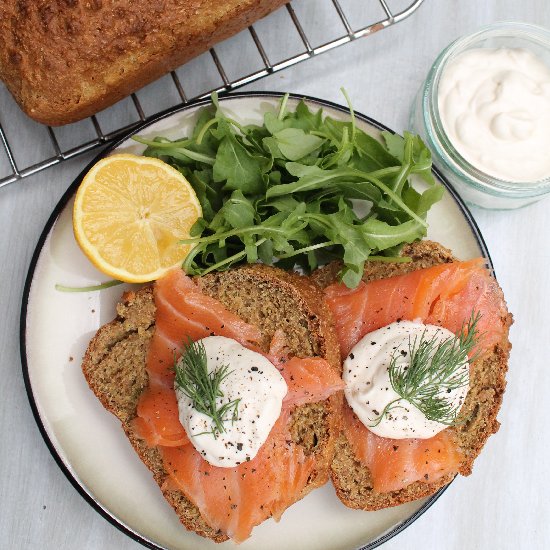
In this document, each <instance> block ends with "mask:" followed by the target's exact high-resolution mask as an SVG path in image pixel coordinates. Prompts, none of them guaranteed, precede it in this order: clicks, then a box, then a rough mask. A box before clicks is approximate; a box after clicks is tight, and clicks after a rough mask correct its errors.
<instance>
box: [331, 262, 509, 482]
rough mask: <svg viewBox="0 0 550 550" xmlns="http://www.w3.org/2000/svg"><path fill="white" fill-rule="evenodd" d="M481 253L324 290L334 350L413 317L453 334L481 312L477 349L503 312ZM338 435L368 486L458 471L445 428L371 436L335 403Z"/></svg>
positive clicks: (502, 326)
mask: <svg viewBox="0 0 550 550" xmlns="http://www.w3.org/2000/svg"><path fill="white" fill-rule="evenodd" d="M484 265H485V261H484V260H483V259H482V258H477V259H474V260H469V261H466V262H453V263H446V264H441V265H437V266H434V267H430V268H426V269H421V270H417V271H413V272H411V273H407V274H404V275H399V276H395V277H389V278H386V279H380V280H376V281H372V282H369V283H364V282H361V284H360V285H359V286H358V287H357V288H356V289H353V290H350V289H348V288H347V287H346V286H345V285H343V284H341V283H335V284H332V285H330V286H329V287H327V288H326V289H325V295H326V301H327V304H328V305H329V307H330V309H331V311H332V314H333V318H334V320H335V324H336V330H337V335H338V339H339V342H340V347H341V350H342V356H343V357H347V355H348V354H349V352H350V351H351V349H352V348H353V346H354V345H355V344H356V343H357V342H358V341H359V340H360V339H361V338H362V337H363V336H364V335H365V334H367V333H369V332H371V331H373V330H376V329H379V328H382V327H384V326H386V325H389V324H390V323H393V322H395V321H397V320H400V319H402V320H408V321H414V320H419V321H421V322H425V323H427V324H434V325H438V326H442V327H445V328H447V329H448V330H450V331H451V332H454V333H455V334H456V333H458V332H459V331H460V330H461V328H462V327H463V326H464V325H465V324H466V323H467V322H468V321H469V320H470V318H471V316H472V314H477V313H479V314H481V318H480V319H479V322H478V325H477V329H478V331H479V334H480V337H479V343H478V349H476V350H474V353H481V354H483V353H484V352H486V351H490V350H491V349H492V347H493V346H494V345H495V344H496V343H497V342H498V341H499V340H500V339H501V338H502V337H503V334H504V331H505V330H506V322H505V319H506V318H507V315H508V314H507V310H506V304H505V302H504V297H503V296H502V292H501V290H500V288H499V287H498V284H497V283H496V281H495V279H494V278H493V277H492V276H491V274H490V273H489V271H488V270H487V269H486V268H485V267H484ZM343 425H344V433H345V434H346V436H347V439H348V441H349V443H350V445H351V447H352V449H353V451H354V453H355V456H356V458H357V460H359V461H361V463H363V464H364V465H366V466H367V467H368V468H369V470H370V472H371V475H372V483H373V489H374V490H375V491H378V492H389V491H397V490H399V489H402V488H404V487H406V486H407V485H409V484H410V483H413V482H415V481H418V480H427V481H429V482H432V481H436V480H437V479H440V478H441V477H442V476H445V475H446V474H449V473H452V472H456V471H458V467H459V464H460V462H461V460H462V457H461V454H460V452H459V450H458V448H457V446H456V444H455V442H454V441H453V438H452V435H451V434H452V432H451V430H449V429H446V430H443V431H442V432H440V433H439V434H437V435H436V436H434V437H432V438H430V439H400V440H393V439H389V438H383V437H379V436H376V435H375V434H373V433H372V432H371V431H370V430H369V429H368V428H367V427H365V426H364V425H363V424H362V423H361V421H360V420H359V419H358V418H357V417H356V416H355V414H354V413H353V411H352V410H351V408H350V407H349V406H348V404H347V403H345V404H344V406H343Z"/></svg>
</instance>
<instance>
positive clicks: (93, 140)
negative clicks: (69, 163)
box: [0, 0, 423, 187]
mask: <svg viewBox="0 0 550 550" xmlns="http://www.w3.org/2000/svg"><path fill="white" fill-rule="evenodd" d="M307 1H308V0H294V1H293V2H292V3H291V4H287V5H286V10H285V8H282V9H281V10H279V11H277V12H275V13H274V14H272V15H271V16H268V18H266V19H265V20H262V21H261V22H259V23H257V24H255V25H254V26H251V27H249V28H248V30H246V31H243V33H241V34H240V35H238V37H241V38H240V39H239V38H238V39H237V40H240V42H237V45H238V46H239V45H240V48H239V50H238V51H239V52H241V51H242V42H243V40H248V42H250V39H251V41H252V43H253V45H250V46H249V47H250V48H252V49H253V50H255V55H256V56H259V67H258V68H257V69H256V70H253V71H252V72H250V73H248V74H246V75H244V76H236V77H235V78H233V77H232V75H231V77H230V76H229V75H230V73H229V71H228V70H227V68H226V67H225V66H224V63H222V54H223V52H224V48H226V47H229V46H228V45H227V42H228V41H226V42H224V43H222V44H221V45H218V46H217V47H216V48H212V49H211V50H210V51H209V53H208V54H204V55H203V56H201V57H202V58H203V59H202V61H203V63H204V62H206V63H209V64H210V65H211V66H212V65H213V68H214V69H215V73H216V74H215V78H216V79H217V80H218V82H217V83H214V84H212V82H210V83H206V88H205V89H202V90H198V91H193V92H192V93H191V92H189V91H188V92H187V93H186V91H185V89H184V85H183V84H182V80H183V82H186V79H185V77H182V74H181V69H178V70H176V71H172V72H171V73H170V76H169V77H165V78H168V79H169V80H171V84H169V85H168V86H169V87H171V88H172V92H173V94H172V98H171V99H172V101H171V102H170V103H169V104H168V105H166V101H165V102H164V104H162V105H158V104H155V102H154V101H153V102H152V108H151V109H145V108H144V107H143V105H142V103H143V101H142V100H140V97H139V96H140V93H141V92H138V93H137V94H132V95H131V97H130V99H128V100H124V101H127V102H128V104H127V105H126V106H125V107H124V110H125V111H126V114H128V112H130V111H133V114H130V119H132V118H133V120H131V121H130V122H129V123H126V124H123V123H119V124H118V125H116V127H115V128H113V129H111V128H107V126H109V120H108V118H109V117H107V119H106V121H105V122H103V123H102V121H101V120H100V119H101V113H100V114H98V115H96V116H92V117H91V118H90V119H87V120H88V122H87V124H88V126H91V129H90V130H89V131H88V135H87V136H86V137H87V139H85V138H83V137H82V136H83V135H86V132H83V131H81V128H80V129H79V131H76V132H75V131H71V129H70V126H73V127H74V126H76V125H69V127H61V129H59V128H56V129H54V128H51V127H49V126H47V127H45V126H42V125H40V124H38V123H35V122H33V121H31V120H30V119H28V118H26V117H25V115H23V114H22V113H20V112H19V110H18V109H16V108H15V107H14V108H13V109H11V108H10V107H11V106H10V102H12V101H13V100H11V98H10V97H9V94H8V92H7V91H6V89H5V88H3V87H2V88H0V100H1V103H0V105H2V106H3V108H2V110H1V111H0V143H1V144H2V146H0V187H2V186H5V185H7V184H8V183H12V182H14V181H17V180H20V179H22V178H24V177H26V176H29V175H31V174H35V173H36V172H39V171H41V170H44V169H46V168H48V167H50V166H53V165H55V164H59V163H60V162H62V161H64V160H67V159H70V158H73V157H76V156H78V155H80V154H83V153H85V152H87V151H89V150H91V149H93V148H96V147H100V146H102V145H105V144H107V143H109V142H110V141H112V140H115V139H116V138H118V137H119V136H121V135H122V134H124V133H125V132H127V131H129V130H131V129H132V128H134V127H136V126H138V125H139V124H141V123H142V122H145V121H147V120H150V119H152V118H153V117H155V116H156V115H157V114H158V112H160V111H162V110H164V109H166V108H170V107H175V106H179V105H185V104H186V103H189V102H190V101H193V100H195V99H200V98H203V97H206V96H208V95H210V94H211V93H212V92H213V91H217V92H218V93H221V92H229V91H231V90H235V89H236V88H238V87H240V86H244V85H245V84H249V83H250V82H253V81H255V80H258V79H260V78H262V77H264V76H267V75H270V74H273V73H276V72H278V71H282V70H283V69H285V68H286V67H289V66H291V65H295V64H296V63H299V62H301V61H304V60H306V59H309V58H310V57H313V56H316V55H319V54H321V53H324V52H326V51H328V50H332V49H334V48H336V47H338V46H341V45H343V44H346V43H348V42H351V41H353V40H357V39H358V38H361V37H363V36H369V35H371V34H373V33H375V32H377V31H380V30H383V29H385V28H386V27H389V26H391V25H394V24H395V23H398V22H399V21H402V20H403V19H405V18H407V17H409V16H410V15H411V14H412V13H413V12H415V11H416V10H417V9H418V7H419V6H420V4H422V2H423V0H326V1H325V0H315V5H313V4H312V2H310V3H309V13H308V12H307V10H305V8H307V7H308V6H305V4H306V3H307ZM391 6H397V7H396V11H395V12H394V11H392V9H391ZM321 7H323V9H320V8H321ZM319 13H321V14H322V17H323V19H324V20H325V23H327V21H326V18H328V19H329V22H330V28H331V30H332V31H333V32H332V34H334V29H335V25H334V22H335V21H336V23H338V24H337V25H336V28H339V29H340V30H339V31H337V35H336V36H334V37H331V39H330V40H328V41H324V40H325V36H324V37H323V39H321V41H320V43H318V44H316V42H315V40H314V39H312V38H311V36H308V35H309V34H310V32H311V34H315V33H314V32H313V31H314V30H315V29H311V31H308V30H307V28H306V24H305V22H306V21H309V20H310V19H311V18H312V17H311V16H313V18H314V17H315V15H316V14H319ZM300 14H302V15H300ZM360 15H361V16H362V18H363V19H364V17H365V15H371V16H372V17H371V20H369V21H368V22H363V21H361V22H360V21H358V19H360V18H361V17H359V16H360ZM273 17H275V18H277V22H276V23H275V24H276V25H277V26H279V25H281V24H288V25H290V26H291V27H292V28H293V30H294V32H295V33H296V34H297V37H298V40H297V43H296V46H297V47H296V51H293V52H291V54H290V55H288V54H287V55H284V54H283V59H277V58H278V57H279V56H280V54H281V52H280V51H275V52H274V53H272V52H269V51H268V48H267V46H266V44H264V41H263V40H262V39H261V38H260V36H261V31H260V30H258V27H260V26H262V25H263V26H264V27H265V26H269V25H270V24H272V22H271V21H270V18H273ZM281 18H283V19H281ZM272 26H273V25H272ZM317 26H319V25H317ZM279 30H280V29H279ZM243 35H247V36H246V37H245V38H243ZM279 35H280V33H279ZM285 36H286V35H285ZM230 40H231V39H230ZM286 46H287V48H286V49H288V45H286ZM277 49H284V48H282V45H281V44H278V46H276V48H275V50H277ZM246 53H247V54H248V53H249V51H248V50H247V52H246ZM243 57H245V56H244V54H243ZM275 59H277V61H274V60H275ZM191 63H193V62H191ZM184 68H185V66H184ZM204 70H206V71H207V69H204V68H203V71H204ZM162 85H163V86H166V83H165V82H163V83H162ZM121 108H122V107H121ZM110 109H113V107H111V108H110ZM115 109H116V106H115ZM119 110H120V109H119ZM149 110H151V111H152V112H151V113H149V112H148V111H149ZM107 111H108V110H107ZM8 113H9V116H10V120H9V122H6V120H3V119H4V118H5V115H7V114H8ZM104 118H105V117H104ZM115 118H116V117H115ZM119 118H120V117H119ZM90 123H91V124H90ZM77 124H82V123H77ZM3 125H4V126H3ZM21 128H23V129H24V131H23V132H21V131H20V132H19V133H20V134H21V133H23V134H24V138H25V140H27V143H26V144H25V146H26V147H27V149H28V140H29V139H30V140H31V141H36V142H37V147H36V150H37V152H36V154H35V155H34V157H37V156H38V158H34V157H32V158H31V159H30V162H31V163H30V165H28V166H23V163H24V162H23V161H21V160H20V159H18V150H19V148H20V147H21V145H20V144H16V143H14V142H13V136H10V139H8V135H9V134H10V133H11V132H12V130H15V131H14V132H13V134H14V136H15V135H16V133H17V129H20V130H21ZM67 128H68V129H67ZM64 129H67V130H64ZM92 129H93V130H92ZM73 130H74V128H73ZM44 133H46V134H47V136H48V138H49V139H45V140H44V139H43V135H44ZM64 133H65V134H66V135H63V134H64ZM75 133H76V134H78V137H79V139H75V137H74V134H75ZM90 133H91V136H90ZM19 141H21V137H19ZM75 141H76V145H75ZM64 142H65V143H64ZM38 144H39V145H38ZM31 149H32V148H31ZM28 161H29V159H27V162H28Z"/></svg>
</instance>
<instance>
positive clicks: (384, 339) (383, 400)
mask: <svg viewBox="0 0 550 550" xmlns="http://www.w3.org/2000/svg"><path fill="white" fill-rule="evenodd" d="M422 335H424V338H425V339H427V340H431V339H432V338H435V339H437V341H438V342H443V341H444V340H447V339H448V338H456V336H455V335H454V334H453V333H452V332H450V331H449V330H447V329H445V328H442V327H438V326H435V325H425V324H423V323H420V322H416V321H414V322H413V321H398V322H396V323H391V324H390V325H387V326H385V327H383V328H381V329H378V330H375V331H373V332H370V333H368V334H366V335H365V336H364V337H363V338H362V339H361V340H359V342H358V343H357V344H356V345H355V346H354V347H353V349H352V350H351V352H350V354H349V355H348V357H347V358H346V360H345V361H344V367H343V379H344V382H345V383H346V388H345V390H344V393H345V395H346V399H347V401H348V404H349V405H350V407H351V408H352V409H353V412H355V414H356V415H357V417H358V418H359V420H361V422H362V423H363V424H364V425H365V426H366V427H367V428H368V429H369V430H371V431H372V432H373V433H374V434H376V435H379V436H380V437H387V438H391V439H405V438H419V439H428V438H430V437H433V436H434V435H436V434H437V433H439V432H440V431H442V430H444V429H445V428H447V425H446V424H442V423H440V422H435V421H433V420H428V419H427V418H426V417H425V416H424V414H423V413H422V412H421V411H420V410H418V409H417V408H416V407H415V406H414V405H412V404H411V403H409V402H408V401H406V400H405V399H399V395H398V394H397V393H396V392H395V391H394V389H393V388H392V385H391V382H390V377H389V373H388V369H389V366H390V363H391V360H392V357H396V361H397V364H398V365H403V366H407V365H409V364H410V359H409V345H411V346H412V345H413V344H414V342H415V338H416V339H417V342H420V338H422ZM459 368H460V369H462V370H463V371H464V372H465V373H466V374H467V375H468V380H469V363H467V362H466V363H464V365H462V366H460V367H459ZM467 393H468V385H465V386H463V387H461V388H458V389H455V390H452V391H451V392H450V393H446V394H445V397H446V398H448V399H450V400H451V401H452V403H453V405H454V406H456V407H460V406H462V404H463V403H464V399H465V398H466V394H467ZM394 399H399V401H398V402H397V403H395V404H394V405H393V406H392V407H393V408H392V410H391V411H390V412H389V413H387V414H385V415H383V418H382V419H381V421H380V422H379V423H378V424H377V425H374V424H376V422H377V420H378V418H379V416H380V415H381V414H382V412H383V411H384V408H385V407H386V405H388V403H390V402H391V401H393V400H394Z"/></svg>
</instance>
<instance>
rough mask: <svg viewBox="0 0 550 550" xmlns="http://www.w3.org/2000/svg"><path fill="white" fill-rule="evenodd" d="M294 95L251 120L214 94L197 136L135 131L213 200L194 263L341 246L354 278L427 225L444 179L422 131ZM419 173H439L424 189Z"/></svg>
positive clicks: (323, 252) (311, 264) (311, 263)
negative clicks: (378, 131) (293, 100)
mask: <svg viewBox="0 0 550 550" xmlns="http://www.w3.org/2000/svg"><path fill="white" fill-rule="evenodd" d="M287 99H288V96H285V97H284V98H283V99H282V100H281V104H280V106H279V111H278V113H273V112H267V113H265V115H264V123H263V125H262V126H258V125H248V126H242V125H240V124H239V123H237V122H236V121H234V120H232V119H231V118H229V117H227V116H226V115H225V114H224V113H223V112H222V110H221V109H220V107H219V104H218V101H217V97H216V96H215V95H214V96H213V98H212V106H211V107H207V108H205V109H203V110H202V112H201V113H200V116H199V119H198V121H197V124H196V126H195V128H194V130H193V133H192V135H191V137H189V138H184V139H179V140H176V141H169V140H168V139H166V138H163V137H160V136H159V137H156V138H155V139H154V140H152V141H151V140H145V139H143V138H139V137H137V138H135V139H136V140H137V141H139V142H141V143H145V144H146V145H147V149H146V150H145V152H144V155H146V156H152V157H157V158H161V159H162V160H164V161H166V162H168V163H169V164H171V165H172V166H174V167H175V168H176V169H177V170H179V171H180V172H181V173H182V174H183V175H184V176H185V177H186V178H187V179H188V181H189V182H190V183H191V185H192V186H193V188H194V190H195V192H196V193H197V197H198V199H199V201H200V203H201V206H202V210H203V218H201V219H199V220H198V221H197V223H196V224H195V225H194V226H193V228H192V232H191V235H192V237H191V238H190V239H188V240H186V241H185V242H186V243H192V244H194V245H195V246H194V247H193V249H192V250H191V252H190V254H189V255H188V256H187V258H186V259H185V261H184V264H183V268H184V269H185V271H186V272H187V273H190V274H205V273H208V272H210V271H213V270H220V269H227V268H229V267H231V266H232V265H234V264H237V263H239V262H243V261H247V262H256V261H258V260H261V261H262V262H264V263H268V264H272V263H277V265H279V266H281V267H284V268H293V267H301V268H303V269H305V270H306V271H307V270H311V269H315V268H316V267H317V266H318V265H319V264H322V263H324V262H326V261H328V260H330V259H334V258H339V259H341V260H342V261H343V269H342V272H341V278H342V280H343V282H344V283H345V284H346V285H348V286H349V287H355V286H357V284H359V281H360V280H361V275H362V273H363V268H364V263H365V261H367V260H368V259H369V258H371V257H372V256H376V258H377V259H382V260H384V259H386V260H391V259H395V258H394V257H395V256H396V255H397V254H399V250H400V247H401V245H403V244H404V243H410V242H412V241H414V240H416V239H420V238H422V237H423V236H425V234H426V227H427V224H426V221H425V220H426V214H427V212H428V210H429V209H430V207H431V206H432V205H433V204H434V203H436V202H437V201H439V200H440V199H441V197H442V195H443V187H442V186H441V185H439V184H436V183H435V181H434V179H433V176H432V173H431V154H430V151H429V150H428V149H427V148H426V146H425V145H424V143H423V142H422V140H421V139H420V138H419V137H418V136H414V135H412V134H410V133H408V132H405V133H404V136H403V137H401V136H398V135H396V134H391V133H390V132H382V138H383V141H379V140H377V139H375V138H374V137H372V136H370V135H368V134H366V133H365V132H363V131H362V130H361V129H359V128H357V127H356V124H355V118H354V114H353V110H352V109H351V106H350V111H351V120H350V121H348V122H342V121H339V120H335V119H332V118H330V117H328V116H323V112H322V110H321V109H319V110H317V111H315V112H313V111H311V110H310V109H309V107H308V105H307V104H306V103H305V102H304V101H303V100H302V101H300V102H299V103H298V105H297V107H296V109H295V111H294V112H288V111H287V109H286V104H287ZM346 99H347V96H346ZM415 177H418V178H420V179H422V180H424V182H425V183H426V184H427V188H425V190H424V191H423V192H420V191H418V190H417V189H415V187H414V186H413V181H414V178H415ZM402 260H403V259H402V258H401V261H402Z"/></svg>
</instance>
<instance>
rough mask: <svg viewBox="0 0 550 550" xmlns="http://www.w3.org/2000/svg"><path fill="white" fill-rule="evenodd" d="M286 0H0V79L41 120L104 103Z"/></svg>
mask: <svg viewBox="0 0 550 550" xmlns="http://www.w3.org/2000/svg"><path fill="white" fill-rule="evenodd" d="M286 1H288V0H217V1H215V2H212V1H210V0H152V1H151V0H147V1H146V0H133V1H131V2H130V1H129V0H54V1H51V2H46V1H44V0H38V1H37V0H4V1H3V2H2V8H1V11H2V13H1V15H0V37H2V39H1V40H0V80H3V81H4V82H5V84H6V86H7V88H8V90H9V91H10V92H11V93H12V95H13V96H14V98H15V100H16V101H17V103H19V105H20V106H21V108H22V109H23V110H24V111H25V112H26V113H27V114H28V115H29V116H30V117H32V118H34V119H35V120H37V121H39V122H43V123H44V124H50V125H60V124H67V123H69V122H75V121H77V120H80V119H82V118H85V117H87V116H90V115H93V114H94V113H97V112H98V111H100V110H101V109H105V108H106V107H108V106H109V105H112V104H113V103H115V102H116V101H118V100H120V99H122V98H123V97H125V96H127V95H129V94H130V93H132V92H135V91H136V90H138V89H139V88H141V87H143V86H145V85H146V84H148V83H149V82H152V81H153V80H155V79H156V78H159V77H160V76H162V75H163V74H165V73H167V72H168V71H170V70H172V69H175V68H176V67H178V66H179V65H181V64H182V63H185V62H186V61H188V60H189V59H191V58H193V57H195V56H197V55H199V54H200V53H202V52H204V51H206V50H208V48H210V47H211V46H213V45H214V44H215V43H216V42H219V41H220V40H223V39H225V38H227V37H229V36H231V35H233V34H236V33H238V32H239V31H241V30H242V29H244V28H246V27H247V26H248V25H250V24H252V23H253V22H254V21H256V20H257V19H260V18H261V17H264V16H265V15H267V14H268V13H270V12H271V11H273V10H274V9H276V8H278V7H279V6H282V5H283V4H284V3H285V2H286Z"/></svg>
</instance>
